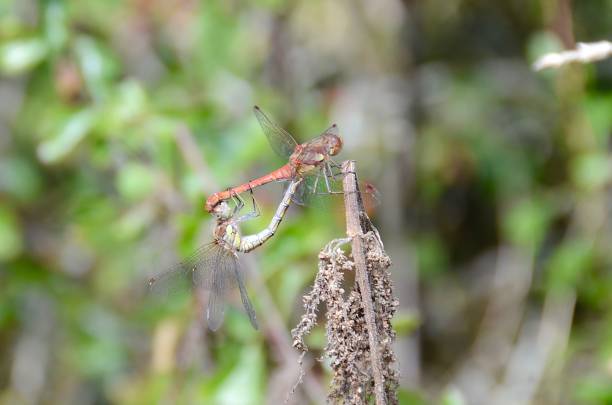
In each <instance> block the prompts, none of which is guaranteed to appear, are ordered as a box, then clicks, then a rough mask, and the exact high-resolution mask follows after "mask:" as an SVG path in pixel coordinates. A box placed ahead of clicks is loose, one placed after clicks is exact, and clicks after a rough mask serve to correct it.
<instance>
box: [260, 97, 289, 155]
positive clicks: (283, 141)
mask: <svg viewBox="0 0 612 405" xmlns="http://www.w3.org/2000/svg"><path fill="white" fill-rule="evenodd" d="M253 112H254V113H255V117H257V121H259V125H261V129H263V131H264V133H265V134H266V137H267V138H268V142H269V143H270V146H271V147H272V149H273V150H274V152H276V154H277V155H279V156H281V157H283V158H285V159H288V158H289V156H291V154H292V153H293V151H294V150H295V147H296V146H297V142H296V141H295V139H293V137H292V136H291V134H290V133H289V132H287V131H285V130H284V129H283V128H281V127H279V126H278V125H276V124H275V123H274V122H272V120H270V118H268V116H267V115H266V114H264V112H263V111H261V109H260V108H259V107H257V106H255V107H253Z"/></svg>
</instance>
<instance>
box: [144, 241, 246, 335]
mask: <svg viewBox="0 0 612 405" xmlns="http://www.w3.org/2000/svg"><path fill="white" fill-rule="evenodd" d="M236 286H238V288H239V290H240V296H241V299H242V303H243V305H244V307H245V310H246V311H247V314H248V315H249V319H250V321H251V323H252V324H253V326H254V327H255V329H257V322H256V320H255V319H256V318H255V312H254V311H253V306H252V305H251V302H250V300H249V299H248V296H247V293H246V288H245V286H244V282H243V277H242V270H241V267H240V265H239V263H238V258H237V257H236V255H235V254H234V253H232V252H231V251H229V250H228V249H225V248H224V247H223V246H221V245H220V244H218V243H216V242H212V243H209V244H206V245H204V246H202V247H201V248H200V249H198V250H197V251H195V252H194V253H193V254H192V255H191V256H189V257H188V258H186V259H185V260H184V261H182V262H181V263H179V264H178V265H177V266H175V267H173V268H171V269H170V270H167V271H165V272H163V273H160V274H159V275H157V276H154V277H152V278H151V279H150V280H149V289H150V291H151V293H152V294H154V295H162V296H168V295H174V294H176V293H178V292H181V291H185V290H189V289H193V288H196V289H197V288H203V289H206V290H208V291H209V298H208V307H207V309H206V318H207V321H208V327H209V328H210V329H211V330H213V331H215V330H217V329H218V328H219V327H220V326H221V323H222V322H223V317H224V314H225V299H226V295H227V291H228V290H230V289H232V288H235V287H236Z"/></svg>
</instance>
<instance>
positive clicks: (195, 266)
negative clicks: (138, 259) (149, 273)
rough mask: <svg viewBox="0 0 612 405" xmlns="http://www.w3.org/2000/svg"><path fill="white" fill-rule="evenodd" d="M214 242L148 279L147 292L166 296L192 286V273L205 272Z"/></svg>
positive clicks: (214, 247)
mask: <svg viewBox="0 0 612 405" xmlns="http://www.w3.org/2000/svg"><path fill="white" fill-rule="evenodd" d="M216 247H218V245H217V244H216V243H214V242H213V243H208V244H206V245H203V246H201V247H200V248H199V249H198V250H196V251H195V252H193V253H192V254H191V255H190V256H189V257H187V258H186V259H185V260H183V261H182V262H180V263H178V264H177V265H175V266H173V267H172V268H170V269H168V270H166V271H164V272H161V273H159V274H157V275H155V276H153V277H151V278H150V279H149V293H150V294H151V295H153V296H160V297H164V298H168V297H170V296H174V295H177V294H180V293H182V292H185V291H189V290H191V289H192V288H193V287H194V284H193V280H194V278H193V277H194V276H193V275H194V274H196V273H198V274H199V273H202V272H206V271H207V269H206V267H207V262H208V261H209V260H210V259H209V258H210V257H211V254H213V252H214V251H215V250H216Z"/></svg>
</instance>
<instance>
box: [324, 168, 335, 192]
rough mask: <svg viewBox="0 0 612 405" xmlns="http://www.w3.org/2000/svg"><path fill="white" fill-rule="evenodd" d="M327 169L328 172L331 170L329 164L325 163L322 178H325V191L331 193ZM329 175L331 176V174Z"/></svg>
mask: <svg viewBox="0 0 612 405" xmlns="http://www.w3.org/2000/svg"><path fill="white" fill-rule="evenodd" d="M328 170H330V172H331V169H330V167H329V164H328V163H325V165H323V179H324V180H325V187H326V188H327V192H328V193H329V194H332V189H331V186H330V185H329V176H330V174H328V173H327V171H328ZM331 176H332V178H333V174H332V175H331Z"/></svg>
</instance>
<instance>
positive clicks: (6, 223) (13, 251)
mask: <svg viewBox="0 0 612 405" xmlns="http://www.w3.org/2000/svg"><path fill="white" fill-rule="evenodd" d="M22 247H23V246H22V236H21V229H20V227H19V223H18V221H17V217H16V216H15V214H14V213H13V212H12V211H11V210H10V208H9V207H7V206H5V205H2V204H0V261H6V260H9V259H12V258H14V257H16V256H17V255H18V254H19V253H20V252H21V249H22Z"/></svg>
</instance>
